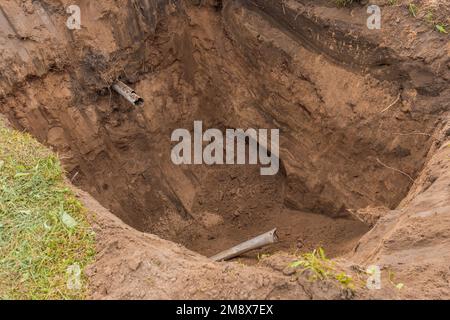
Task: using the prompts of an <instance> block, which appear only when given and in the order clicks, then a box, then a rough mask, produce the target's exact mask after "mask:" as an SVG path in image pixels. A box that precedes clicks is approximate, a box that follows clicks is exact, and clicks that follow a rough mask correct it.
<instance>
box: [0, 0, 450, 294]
mask: <svg viewBox="0 0 450 320" xmlns="http://www.w3.org/2000/svg"><path fill="white" fill-rule="evenodd" d="M69 2H70V1H65V0H62V1H58V2H54V1H41V2H40V3H41V4H37V3H36V2H34V3H32V2H31V1H20V2H19V1H7V2H5V3H2V4H0V8H1V10H0V48H1V49H2V51H1V57H2V60H1V61H0V68H1V71H2V73H1V77H0V112H1V113H2V114H4V115H5V116H6V117H7V118H8V119H9V121H10V122H11V123H12V124H13V125H14V126H15V127H16V128H18V129H21V130H27V131H29V132H31V133H32V134H33V135H34V136H35V137H36V138H37V139H39V140H40V141H41V142H42V143H44V144H46V145H49V146H51V147H52V148H54V149H55V150H56V151H57V152H58V153H59V154H60V155H61V159H62V161H63V163H64V166H65V168H66V170H67V171H68V179H69V180H70V181H71V182H72V183H73V184H74V185H75V186H77V187H78V188H80V189H81V190H84V191H78V192H79V195H80V198H81V199H82V200H83V201H84V203H85V204H86V205H87V207H88V208H89V209H90V210H91V211H92V216H93V217H95V218H93V225H94V227H95V230H96V233H97V240H98V255H97V261H96V262H95V263H94V264H93V265H92V267H91V268H90V269H89V270H88V271H87V272H88V275H89V279H90V282H91V288H92V290H91V291H92V297H93V298H105V299H109V298H160V299H162V298H182V299H185V298H258V299H266V298H271V299H272V298H273V299H275V298H297V299H307V298H333V299H345V298H404V297H408V298H445V297H447V298H448V297H450V292H449V287H450V286H449V271H450V270H449V265H448V261H450V260H449V257H448V254H449V252H450V250H449V246H450V243H449V236H450V234H449V232H448V230H450V228H449V226H450V221H449V219H448V218H449V214H450V211H449V203H448V202H449V200H450V193H449V186H450V183H449V182H450V177H449V176H448V174H449V171H448V161H449V148H448V138H449V131H448V111H449V110H450V99H449V97H450V86H449V81H450V43H449V41H448V39H449V38H448V37H447V36H446V35H441V34H439V33H437V32H436V31H433V28H430V27H429V26H428V25H427V24H426V23H423V22H421V21H422V20H419V19H418V18H416V19H414V18H413V17H411V16H410V15H409V14H408V11H407V10H406V9H405V7H404V6H402V5H398V6H387V5H386V6H384V2H383V1H376V2H377V3H378V4H379V5H382V9H383V29H382V32H381V31H371V30H368V29H367V28H366V26H365V19H366V16H367V15H366V13H365V10H366V9H365V7H363V6H361V5H354V6H352V7H351V8H348V9H336V8H335V7H334V6H332V5H330V3H329V2H326V1H294V0H289V1H282V2H280V1H275V0H255V1H252V3H249V2H245V1H237V0H236V1H234V0H228V1H203V2H202V4H201V5H194V4H193V3H192V2H191V1H169V0H158V1H156V0H140V1H134V2H129V1H109V0H108V1H102V2H95V3H94V2H89V3H88V2H83V3H82V4H81V10H82V12H83V22H82V29H81V30H78V31H70V30H68V29H67V28H65V20H66V19H67V16H66V14H65V11H64V8H65V6H67V5H68V4H69ZM423 5H424V6H426V7H427V8H438V9H439V10H438V12H439V14H441V13H442V12H443V10H445V8H442V7H441V4H440V3H437V1H426V2H425V3H424V4H423ZM118 78H120V79H121V80H122V81H124V82H126V83H127V84H129V85H130V86H132V87H133V88H135V90H136V91H137V92H138V93H139V94H140V95H141V96H142V97H143V98H144V100H145V104H144V106H143V107H142V108H134V107H133V106H130V105H128V104H127V103H126V102H125V101H124V100H123V99H122V98H121V97H119V96H118V95H116V94H115V93H113V92H111V90H110V88H109V87H110V85H111V84H112V82H113V81H114V80H115V79H118ZM199 119H200V120H202V121H203V122H204V124H205V126H207V127H211V128H220V129H224V128H248V127H253V128H279V129H280V131H281V140H280V149H281V150H280V159H281V167H282V168H281V170H280V172H279V174H277V175H276V176H273V177H261V176H260V175H259V171H258V170H257V168H255V167H251V166H231V167H208V166H206V165H205V166H203V165H202V166H181V167H180V166H175V165H173V164H172V163H171V161H170V150H171V147H172V144H171V143H170V134H171V132H172V131H173V130H174V129H176V128H187V129H191V128H192V125H193V121H194V120H199ZM273 227H278V228H279V234H280V237H281V242H280V243H279V244H277V245H275V246H272V247H269V248H266V249H264V250H262V251H259V252H251V253H249V254H247V255H246V256H244V257H242V258H241V260H240V261H238V262H237V263H221V264H217V263H212V262H211V261H209V260H208V259H206V258H205V257H204V256H205V255H206V256H209V255H212V254H214V253H216V252H218V251H220V250H223V249H226V248H228V247H229V246H231V245H234V244H236V243H238V242H240V241H243V240H247V239H248V238H250V237H252V236H255V235H257V234H258V233H261V232H265V231H268V230H270V229H272V228H273ZM163 239H164V240H163ZM175 243H177V244H175ZM318 246H323V247H324V248H325V250H326V251H327V252H328V254H329V256H331V257H333V258H336V263H337V264H338V265H339V267H340V268H342V269H344V270H346V271H347V272H349V273H351V274H352V275H354V277H355V278H358V277H361V278H364V277H365V276H366V275H364V274H362V273H361V270H365V268H366V267H367V266H368V265H370V264H377V265H380V266H381V267H382V270H383V277H384V278H383V279H384V283H385V284H386V285H385V286H384V287H383V289H382V290H380V291H369V290H367V289H364V288H363V287H361V288H358V290H356V291H355V292H354V293H350V292H349V291H348V290H346V289H343V288H341V287H339V286H337V285H336V284H335V283H332V282H331V281H326V282H324V283H322V282H318V283H310V282H309V281H307V279H306V277H302V276H300V277H293V276H292V274H290V273H289V272H285V270H284V269H285V267H286V266H287V265H288V264H289V262H290V261H292V260H293V259H294V257H293V254H296V253H302V252H307V251H311V250H312V249H313V248H316V247H318ZM189 250H192V251H189ZM193 251H195V252H196V253H194V252H193ZM263 253H264V254H266V253H268V254H270V257H269V258H267V259H264V260H265V261H260V260H258V258H257V256H258V254H260V255H261V254H263ZM202 255H203V256H202ZM242 262H244V264H247V265H250V266H247V265H244V264H243V263H242ZM389 274H390V275H391V276H390V277H389V276H388V275H389ZM392 275H395V280H393V279H392V277H393V276H392ZM394 282H395V283H400V282H401V283H403V284H404V285H405V286H404V288H403V289H401V290H398V289H396V288H395V285H394Z"/></svg>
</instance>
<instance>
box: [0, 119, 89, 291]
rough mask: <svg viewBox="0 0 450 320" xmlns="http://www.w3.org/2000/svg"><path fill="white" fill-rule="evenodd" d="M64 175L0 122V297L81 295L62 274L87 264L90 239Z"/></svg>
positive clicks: (22, 136) (57, 165) (34, 146)
mask: <svg viewBox="0 0 450 320" xmlns="http://www.w3.org/2000/svg"><path fill="white" fill-rule="evenodd" d="M63 177H64V175H63V170H62V169H61V165H60V163H59V160H58V158H57V157H56V156H55V155H54V154H53V153H51V152H50V151H49V150H48V149H46V148H45V147H43V146H42V145H40V144H39V143H38V142H37V141H36V140H34V139H33V138H32V137H31V136H30V135H28V134H24V133H20V132H17V131H13V130H10V129H7V128H5V127H4V126H3V124H1V123H0V299H83V298H84V297H85V294H86V290H85V287H86V286H85V283H86V281H85V279H82V284H83V286H82V289H81V290H71V289H69V288H68V286H67V283H68V274H67V270H68V268H69V266H71V265H74V264H78V265H79V266H80V267H81V269H83V268H84V267H85V266H86V265H87V264H88V263H89V262H90V261H91V259H92V257H93V255H94V235H93V232H92V230H91V229H90V227H89V224H88V222H87V220H86V211H85V209H84V208H83V207H82V205H81V204H80V202H79V201H78V200H77V199H76V198H75V196H74V195H73V193H72V192H71V191H70V190H69V189H68V188H67V186H66V185H65V183H64V180H63ZM68 221H69V222H72V224H74V223H76V225H75V226H74V225H71V223H68Z"/></svg>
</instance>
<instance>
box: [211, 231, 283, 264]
mask: <svg viewBox="0 0 450 320" xmlns="http://www.w3.org/2000/svg"><path fill="white" fill-rule="evenodd" d="M277 241H278V236H277V229H276V228H275V229H273V230H271V231H269V232H266V233H264V234H262V235H260V236H257V237H256V238H253V239H251V240H248V241H246V242H243V243H241V244H238V245H237V246H235V247H233V248H231V249H228V250H225V251H222V252H221V253H219V254H216V255H215V256H213V257H211V258H210V259H212V260H214V261H225V260H230V259H232V258H235V257H237V256H240V255H241V254H244V253H246V252H249V251H251V250H255V249H259V248H261V247H264V246H267V245H269V244H272V243H275V242H277Z"/></svg>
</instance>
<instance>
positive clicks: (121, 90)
mask: <svg viewBox="0 0 450 320" xmlns="http://www.w3.org/2000/svg"><path fill="white" fill-rule="evenodd" d="M112 88H113V90H114V91H116V92H117V93H118V94H120V95H121V96H122V97H124V98H125V99H126V100H127V101H128V102H130V103H132V104H133V105H134V106H136V107H139V106H142V105H143V104H144V99H142V98H141V97H140V96H138V95H137V94H136V92H135V91H134V90H133V89H131V88H130V87H129V86H127V85H126V84H125V83H123V82H122V81H119V80H118V81H116V82H115V83H114V84H113V85H112Z"/></svg>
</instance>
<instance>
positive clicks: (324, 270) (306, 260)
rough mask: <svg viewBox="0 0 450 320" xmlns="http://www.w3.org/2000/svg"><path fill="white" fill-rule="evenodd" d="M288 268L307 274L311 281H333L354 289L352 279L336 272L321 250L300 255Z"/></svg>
mask: <svg viewBox="0 0 450 320" xmlns="http://www.w3.org/2000/svg"><path fill="white" fill-rule="evenodd" d="M290 267H291V268H298V269H299V270H300V272H301V273H304V272H308V273H309V280H311V281H317V280H326V279H334V280H336V281H337V282H339V283H340V284H341V286H342V287H344V288H348V289H354V284H353V279H352V277H351V276H349V275H347V274H346V273H345V272H338V271H337V270H336V267H335V265H334V263H333V262H332V261H331V260H329V259H328V258H327V257H326V255H325V251H324V250H323V249H322V248H318V249H317V250H314V251H313V252H310V253H305V254H303V255H301V256H300V257H299V260H297V261H294V262H292V263H291V264H290Z"/></svg>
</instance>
